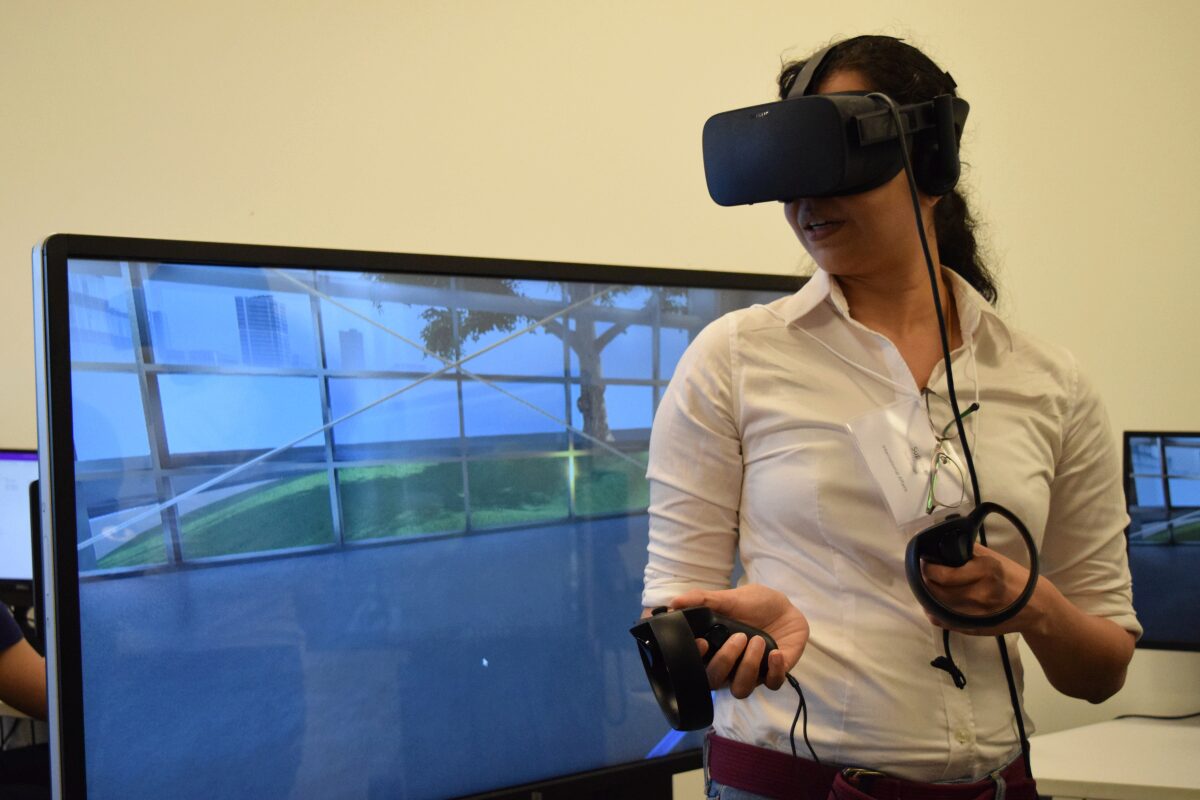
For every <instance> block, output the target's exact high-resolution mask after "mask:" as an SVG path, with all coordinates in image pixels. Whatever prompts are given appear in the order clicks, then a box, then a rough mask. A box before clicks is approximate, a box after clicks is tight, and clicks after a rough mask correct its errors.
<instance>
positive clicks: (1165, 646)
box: [1121, 430, 1200, 653]
mask: <svg viewBox="0 0 1200 800" xmlns="http://www.w3.org/2000/svg"><path fill="white" fill-rule="evenodd" d="M1146 437H1153V438H1171V437H1179V438H1190V439H1200V431H1148V430H1137V431H1124V432H1123V434H1122V436H1121V488H1122V490H1123V491H1124V493H1125V510H1126V513H1127V514H1128V512H1129V509H1130V505H1131V504H1130V476H1131V475H1132V474H1133V454H1132V451H1131V448H1130V440H1132V439H1135V438H1146ZM1131 521H1132V520H1131ZM1129 528H1130V526H1129V525H1126V526H1125V553H1126V557H1127V558H1128V557H1129V550H1130V547H1131V545H1130V544H1129ZM1133 588H1134V601H1135V603H1134V610H1135V611H1136V610H1137V605H1136V600H1137V594H1136V592H1137V587H1136V586H1134V587H1133ZM1137 647H1139V648H1141V649H1143V650H1174V651H1179V652H1192V653H1195V652H1200V641H1194V642H1191V641H1175V640H1171V639H1154V638H1148V637H1146V636H1143V637H1142V638H1141V639H1139V640H1138V642H1137Z"/></svg>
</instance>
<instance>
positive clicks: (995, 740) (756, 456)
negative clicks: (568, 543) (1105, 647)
mask: <svg viewBox="0 0 1200 800" xmlns="http://www.w3.org/2000/svg"><path fill="white" fill-rule="evenodd" d="M946 274H947V276H948V279H949V280H950V282H951V285H952V288H953V291H954V293H955V299H956V301H957V302H956V305H957V308H958V314H959V322H960V327H961V330H962V336H963V345H962V346H961V347H959V348H958V349H957V350H956V351H955V352H954V353H953V354H952V364H953V369H954V378H955V386H956V389H957V394H958V397H959V398H960V405H961V406H962V407H964V408H965V407H966V406H967V404H968V403H970V402H972V401H974V400H976V399H978V402H979V405H980V409H979V411H977V412H975V413H974V414H972V415H971V416H970V417H968V426H967V431H968V436H969V437H970V439H971V440H972V441H973V442H974V447H973V455H974V461H975V466H976V469H977V473H978V477H979V485H980V494H981V496H982V498H983V499H984V500H990V501H993V502H997V503H1000V504H1001V505H1003V506H1005V507H1007V508H1008V509H1010V510H1012V511H1013V512H1014V513H1015V514H1016V515H1017V516H1018V517H1019V518H1020V519H1021V520H1022V521H1024V523H1025V524H1026V526H1027V527H1028V528H1029V531H1030V532H1031V534H1032V535H1033V538H1034V540H1035V541H1036V542H1037V544H1038V550H1039V553H1040V558H1041V568H1042V573H1043V575H1045V576H1046V577H1047V578H1048V579H1049V580H1050V581H1052V582H1053V583H1054V585H1055V586H1056V587H1057V588H1058V589H1059V590H1060V591H1061V592H1062V593H1063V594H1064V595H1065V596H1066V597H1067V598H1068V599H1070V600H1071V601H1072V602H1073V603H1075V605H1077V606H1078V607H1079V608H1081V609H1082V610H1083V611H1085V612H1086V613H1089V614H1094V615H1099V616H1104V617H1108V618H1110V619H1112V620H1114V621H1115V622H1116V623H1117V624H1118V625H1121V626H1122V627H1124V628H1126V629H1127V630H1130V631H1132V632H1134V633H1135V634H1140V632H1141V628H1140V626H1139V625H1138V622H1137V619H1136V617H1135V616H1134V612H1133V607H1132V600H1131V588H1130V576H1129V568H1128V564H1127V561H1126V555H1125V542H1124V536H1123V530H1124V527H1125V525H1126V524H1127V517H1126V514H1125V504H1124V496H1123V491H1122V484H1121V472H1120V469H1121V468H1120V458H1119V454H1118V451H1117V448H1116V446H1115V443H1114V439H1113V437H1112V434H1111V431H1110V428H1109V424H1108V421H1107V418H1106V415H1105V412H1104V408H1103V406H1102V404H1101V401H1100V398H1099V397H1098V396H1097V393H1096V391H1095V390H1094V389H1093V388H1092V386H1091V385H1090V384H1089V383H1088V381H1087V380H1086V379H1085V378H1084V377H1083V376H1082V375H1081V374H1080V371H1079V368H1078V366H1077V365H1076V363H1075V360H1074V359H1073V357H1072V356H1071V355H1070V354H1069V353H1068V352H1066V351H1065V350H1064V349H1062V348H1059V347H1055V346H1051V345H1048V344H1045V343H1043V342H1040V341H1037V340H1035V339H1033V338H1031V337H1029V336H1026V335H1023V334H1021V333H1019V332H1017V331H1013V330H1011V329H1010V328H1009V327H1008V326H1007V325H1006V324H1005V323H1004V322H1003V321H1002V320H1001V319H1000V318H999V317H998V316H997V315H996V314H995V312H994V311H993V310H992V308H991V307H990V306H989V305H988V304H987V302H986V301H985V300H984V299H983V298H982V297H981V296H980V295H979V294H978V293H977V292H976V291H975V290H974V289H972V288H971V287H970V286H969V285H968V284H967V283H966V282H965V281H963V280H962V279H961V278H959V277H958V276H957V275H955V274H953V273H950V272H948V271H947V273H946ZM929 388H930V389H933V390H934V391H936V392H938V393H939V394H940V395H941V396H942V397H946V396H947V388H946V374H945V369H944V366H943V365H942V364H940V363H939V364H938V365H937V366H936V367H935V369H934V371H933V374H932V375H931V376H930V379H929ZM919 393H920V388H919V387H918V386H917V385H916V384H915V383H914V381H913V378H912V374H911V373H910V372H909V370H908V367H907V365H906V364H905V362H904V359H903V358H902V357H901V355H900V353H899V351H898V350H897V349H896V347H895V346H894V345H893V344H892V343H891V342H890V341H889V340H888V339H887V338H886V337H884V336H882V335H880V334H878V333H875V332H874V331H871V330H869V329H867V328H866V327H864V326H863V325H861V324H859V323H858V322H856V321H854V320H853V319H852V318H851V317H850V315H849V312H848V308H847V304H846V301H845V298H844V296H843V295H842V292H841V290H840V288H839V287H838V285H837V282H836V280H834V279H833V278H831V277H830V276H829V275H828V274H826V273H825V272H823V271H819V270H818V271H817V273H816V274H815V275H814V276H813V277H812V278H811V279H810V280H809V281H808V282H807V283H806V284H805V286H804V287H803V288H802V289H801V290H800V291H799V292H797V293H796V294H794V295H792V296H790V297H786V298H783V299H780V300H777V301H775V302H773V303H770V304H768V305H760V306H754V307H752V308H749V309H744V310H741V311H736V312H733V313H731V314H727V315H726V316H724V317H722V318H720V319H718V320H717V321H715V322H714V323H712V324H711V325H709V326H708V327H707V328H705V329H704V330H703V331H702V332H701V333H700V334H699V335H698V336H697V338H696V339H695V341H693V342H692V344H691V345H690V346H689V348H688V350H687V352H686V353H685V354H684V356H683V358H682V360H681V361H680V363H679V365H678V367H677V369H676V371H675V375H674V378H673V379H672V381H671V384H670V387H669V389H668V390H667V392H666V394H665V396H664V398H663V400H662V403H661V405H660V407H659V409H658V413H657V415H656V417H655V420H654V428H653V433H652V435H651V442H650V462H649V469H648V472H647V476H648V478H649V480H650V485H651V491H650V545H649V561H648V564H647V566H646V571H645V591H644V594H643V598H642V601H643V604H644V605H645V606H647V607H653V606H658V605H664V604H666V603H667V601H669V600H670V599H671V598H672V597H674V596H676V595H678V594H680V593H682V592H684V591H686V590H688V589H693V588H704V589H724V588H729V586H730V582H731V580H732V577H731V576H733V575H734V574H736V573H735V560H736V561H740V565H741V568H742V571H743V574H742V576H741V577H740V578H738V581H739V583H745V582H752V583H762V584H766V585H768V586H771V587H774V588H776V589H779V590H781V591H783V592H785V593H786V594H787V595H788V597H789V598H790V599H791V601H792V602H793V603H794V604H795V605H796V606H797V607H798V608H799V609H800V610H801V611H802V612H804V614H805V615H806V616H807V618H808V620H809V624H810V626H811V637H810V640H809V643H808V647H807V649H806V650H805V651H804V655H803V657H802V658H801V659H800V662H799V663H798V664H797V665H796V667H795V668H794V669H793V670H792V674H793V675H795V676H796V678H797V679H798V680H799V682H800V684H801V686H802V687H803V688H804V692H805V697H806V699H807V701H808V713H809V725H808V733H809V738H810V739H811V741H812V744H813V747H814V748H815V749H816V752H817V755H818V756H819V757H821V759H822V760H823V761H829V762H832V763H835V764H843V765H856V766H866V767H872V768H875V769H881V770H885V771H887V772H889V773H890V774H893V775H896V776H898V777H905V778H909V779H913V780H925V781H943V780H955V779H978V778H981V777H983V776H984V775H986V774H987V773H988V772H989V771H991V770H992V769H995V768H996V767H997V766H998V765H1001V764H1004V763H1006V762H1008V761H1010V760H1011V759H1012V758H1013V757H1015V756H1016V755H1017V754H1018V752H1019V745H1018V742H1017V733H1016V724H1015V720H1014V719H1013V712H1012V707H1011V705H1010V700H1009V695H1008V688H1007V683H1006V681H1005V677H1004V672H1003V668H1002V665H1001V660H1000V656H999V653H998V647H997V644H996V640H995V638H994V637H987V636H980V637H977V636H964V635H958V634H954V635H952V637H951V643H952V652H953V654H954V658H955V661H956V663H957V664H958V665H959V667H960V668H961V669H962V671H963V672H964V673H965V675H966V677H967V685H966V687H965V688H964V689H961V690H960V689H958V688H956V687H955V686H954V684H953V682H952V680H951V678H950V676H949V675H948V674H947V673H946V672H944V671H942V670H939V669H935V668H933V667H931V666H930V661H932V660H933V659H934V658H936V657H938V656H940V655H942V632H941V629H939V628H936V627H934V626H933V625H931V624H930V623H929V621H928V620H927V619H926V617H925V614H924V613H923V612H922V610H921V607H920V606H919V605H918V603H917V601H916V600H915V599H914V597H913V595H912V594H911V592H910V591H909V588H908V585H907V583H906V580H905V577H904V563H903V562H904V551H905V547H906V545H907V542H908V539H909V537H910V536H911V534H912V529H911V528H910V527H904V528H902V527H901V526H900V525H898V524H897V522H896V521H895V518H894V517H893V515H892V514H891V512H890V511H889V509H888V506H887V505H886V503H885V501H884V499H883V495H882V494H881V492H880V489H879V487H878V485H877V484H876V483H875V481H874V479H873V478H872V475H871V472H870V471H869V469H868V467H867V465H866V463H865V461H864V460H863V458H862V456H861V455H860V454H859V451H858V449H857V447H856V445H855V443H854V440H853V438H852V437H851V435H850V433H849V431H848V429H847V427H846V424H847V422H849V421H851V420H854V419H855V418H857V417H860V416H862V415H863V414H866V413H868V412H870V411H872V410H874V409H878V408H881V407H883V406H886V405H889V404H891V403H894V402H896V401H897V400H899V399H904V398H905V396H906V395H907V396H915V395H918V394H919ZM968 493H969V489H968ZM968 502H969V494H968ZM987 537H988V544H989V546H991V547H993V548H995V549H997V550H1000V551H1001V552H1004V553H1006V554H1009V555H1011V556H1012V557H1014V558H1017V559H1019V560H1022V563H1025V558H1024V556H1023V555H1022V554H1023V553H1024V546H1023V544H1022V542H1021V540H1020V538H1019V536H1018V535H1017V533H1016V531H1015V530H1014V529H1013V528H1012V527H1011V525H1010V524H1009V523H1008V522H1006V521H1004V520H1002V519H1001V518H999V517H996V516H992V517H989V519H988V523H987ZM1007 639H1008V648H1009V652H1010V654H1011V656H1012V659H1013V662H1014V669H1015V672H1016V678H1017V681H1018V686H1020V681H1021V675H1022V672H1021V665H1020V663H1019V653H1018V651H1017V648H1016V640H1017V636H1016V635H1015V634H1012V635H1009V636H1008V637H1007ZM796 702H797V698H796V695H795V693H794V692H792V691H791V690H790V689H788V687H787V686H786V685H785V687H784V689H783V690H781V691H777V692H772V691H769V690H766V689H764V688H760V689H758V690H756V691H755V692H754V694H753V695H751V696H750V697H749V698H747V699H745V700H737V699H735V698H733V697H732V696H731V695H730V694H729V693H728V692H727V691H723V692H719V693H718V695H717V708H716V718H715V721H714V729H715V731H716V732H717V733H718V734H720V735H722V736H726V737H729V738H732V739H736V740H739V741H743V742H748V743H750V744H754V745H758V746H761V747H767V748H772V749H776V750H785V751H787V750H789V742H788V731H789V729H790V727H791V724H792V718H793V715H794V714H795V711H796ZM1027 726H1028V729H1029V730H1030V731H1032V725H1029V724H1028V721H1027ZM797 735H799V734H797ZM801 749H803V748H801Z"/></svg>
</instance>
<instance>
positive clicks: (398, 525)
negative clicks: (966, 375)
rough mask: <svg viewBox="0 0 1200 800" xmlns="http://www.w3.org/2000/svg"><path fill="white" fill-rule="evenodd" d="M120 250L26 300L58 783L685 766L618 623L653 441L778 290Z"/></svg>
mask: <svg viewBox="0 0 1200 800" xmlns="http://www.w3.org/2000/svg"><path fill="white" fill-rule="evenodd" d="M122 246H124V245H123V244H122V242H121V240H104V241H102V242H100V244H99V245H97V244H95V243H89V248H88V255H87V256H86V257H67V258H66V259H65V262H63V263H60V262H58V261H55V260H53V258H51V259H49V260H48V262H47V266H46V269H47V274H46V277H45V285H46V287H47V288H46V291H47V298H48V299H47V305H46V310H45V315H46V319H47V320H48V321H49V323H48V324H49V325H50V326H51V332H50V334H49V340H50V345H49V348H48V352H47V355H46V358H47V361H48V363H49V366H48V369H49V370H50V372H51V377H50V381H49V384H50V392H49V395H50V400H49V402H50V403H51V404H58V405H57V406H54V407H53V408H52V410H51V413H50V419H51V420H52V421H53V423H54V424H53V425H52V426H51V431H50V437H51V439H52V441H51V447H50V452H51V453H54V454H59V455H58V456H57V458H59V459H62V460H61V461H57V462H55V464H52V468H51V471H52V472H53V474H54V475H55V479H56V480H55V487H56V488H55V489H54V490H53V491H54V499H55V504H56V511H55V515H56V517H55V518H56V520H57V523H56V524H57V525H58V526H59V527H58V530H59V531H60V532H59V533H58V542H59V544H58V545H57V548H56V558H57V569H58V572H57V573H56V574H57V575H58V576H59V579H60V582H61V583H64V584H66V583H67V582H68V581H71V585H72V586H73V587H74V589H72V588H71V587H70V586H68V587H67V588H65V589H63V591H62V593H61V594H60V595H59V596H58V597H57V602H58V603H59V604H60V606H61V607H60V608H58V609H57V620H58V622H59V635H60V637H61V644H60V647H61V654H60V656H59V657H60V658H61V659H62V662H61V663H62V670H63V674H64V676H65V677H64V679H63V685H64V688H63V693H64V694H63V704H62V708H63V716H62V720H61V723H60V728H59V730H58V734H57V735H58V736H59V737H60V738H61V740H62V742H63V745H62V746H63V748H64V749H63V752H64V753H65V754H66V755H65V756H64V761H65V766H64V768H63V769H64V770H65V774H66V775H67V777H66V778H65V779H64V780H67V781H71V780H75V779H76V778H78V777H79V773H80V771H82V773H83V776H82V780H83V786H82V787H74V790H75V791H83V790H85V791H86V796H87V797H89V798H123V797H130V796H142V797H172V798H177V799H180V800H182V799H184V798H193V797H194V798H210V797H233V796H240V797H299V796H305V797H329V798H334V797H348V798H350V797H352V798H363V797H388V798H409V799H410V800H431V799H432V798H448V797H458V796H464V795H472V794H475V793H483V792H488V791H490V790H496V789H499V788H502V787H512V786H517V785H523V784H530V783H536V782H538V781H546V780H550V779H554V778H557V777H559V776H567V775H573V774H578V773H586V772H588V771H596V770H604V769H608V768H613V767H616V766H618V765H628V764H634V763H646V762H647V761H653V760H655V759H656V757H658V756H663V755H666V754H670V753H672V752H678V751H679V750H681V749H686V748H695V747H697V746H698V744H699V742H700V739H699V735H698V734H689V735H688V736H686V737H685V736H682V735H680V734H677V733H676V732H674V731H671V730H670V728H669V727H668V725H667V723H666V721H665V719H664V717H663V715H662V713H661V711H660V710H659V708H658V705H657V703H656V702H655V700H654V696H653V694H652V692H651V689H650V686H649V683H648V681H647V679H646V677H645V674H644V672H643V669H642V665H641V662H640V660H639V657H638V655H637V647H636V643H635V641H634V639H633V637H632V636H630V634H629V633H628V629H629V627H630V626H631V625H633V624H634V623H635V622H636V620H637V618H638V615H639V613H640V611H641V605H640V591H641V583H642V570H643V566H644V564H645V549H646V545H647V515H646V507H647V503H648V488H647V482H646V480H645V470H646V454H647V446H648V441H649V432H650V425H651V420H652V419H653V416H654V411H655V408H656V406H657V404H658V402H659V400H660V398H661V397H662V394H663V391H664V390H665V388H666V386H667V382H668V381H669V379H670V377H671V374H672V371H673V370H674V368H675V365H676V363H677V362H678V361H679V359H680V357H681V355H682V354H683V352H684V349H685V348H686V347H687V344H688V342H689V341H690V340H691V339H692V338H693V337H694V336H695V335H696V334H697V333H698V332H699V331H700V329H701V328H703V327H704V326H705V325H706V324H708V323H709V322H710V321H712V320H713V319H715V318H716V317H717V316H719V315H720V314H722V313H724V312H726V311H729V310H732V309H734V308H738V307H742V306H745V305H748V304H750V303H755V302H768V301H771V300H773V299H775V298H777V297H780V296H782V295H784V294H787V293H788V292H789V291H790V289H793V288H795V285H796V284H798V281H797V280H796V279H795V278H772V279H770V280H767V278H768V276H734V275H730V274H717V273H696V272H684V271H673V270H645V269H643V270H631V269H621V268H610V267H604V268H602V267H596V266H584V265H570V264H559V265H553V264H544V263H530V262H505V261H490V260H489V261H484V260H480V259H475V260H472V259H449V258H447V259H439V258H437V257H428V256H420V257H418V256H407V257H403V256H395V257H394V258H390V259H389V258H385V257H384V256H383V255H381V254H357V255H356V254H346V253H328V252H324V251H299V255H298V254H297V253H298V251H295V250H290V249H289V250H286V251H283V250H282V249H278V250H276V249H273V248H256V249H250V248H245V247H232V246H230V247H229V248H228V249H222V246H216V245H209V246H205V247H203V248H199V249H197V248H194V247H190V246H188V245H186V244H182V243H167V244H165V245H164V244H158V245H155V244H145V243H141V244H138V245H137V247H136V248H131V249H132V250H134V251H135V252H133V253H132V254H130V255H125V256H122V250H121V248H122ZM98 252H106V255H104V256H103V257H101V256H99V255H97V253H98ZM150 255H153V256H155V257H154V258H150V257H148V256H150ZM755 277H757V278H759V279H761V280H759V281H758V282H757V288H747V287H755V286H756V283H755V280H754V278H755ZM771 281H773V282H774V283H773V285H772V283H771ZM789 284H791V286H789ZM64 302H65V303H66V305H67V308H62V307H59V304H62V303H64ZM68 319H69V325H62V321H63V320H68ZM55 320H57V321H59V323H60V328H58V329H54V328H53V325H54V321H55ZM64 349H65V350H66V351H65V352H64ZM68 365H69V366H68ZM55 370H58V371H57V372H55ZM64 382H69V385H70V389H71V394H70V398H69V403H70V407H69V408H65V407H61V406H62V405H63V404H65V403H67V398H65V397H64V396H61V395H56V394H54V392H53V389H54V387H55V386H56V385H58V386H61V385H62V384H63V383H64ZM64 437H69V438H64ZM62 441H65V442H67V444H66V445H65V446H64V447H61V448H60V447H56V443H57V442H62ZM64 454H65V455H64ZM60 467H61V468H60ZM64 519H65V520H66V521H64ZM63 526H73V527H74V529H75V530H74V532H73V533H74V538H73V540H72V539H71V538H70V536H71V534H70V533H68V534H66V535H64V534H62V533H61V530H62V528H63ZM67 529H68V531H69V530H70V527H68V528H67ZM75 590H77V596H73V595H72V592H73V591H75ZM75 614H77V619H76V618H74V616H73V615H75ZM75 649H77V652H75ZM74 659H77V661H75V660H74ZM74 663H77V664H78V665H79V667H78V670H79V671H78V674H76V673H74V672H73V671H72V669H73V666H72V665H73V664H74ZM76 714H77V715H78V717H77V718H75V716H74V715H76ZM76 754H77V755H78V758H76ZM76 764H77V765H78V766H74V765H76ZM72 796H75V795H72Z"/></svg>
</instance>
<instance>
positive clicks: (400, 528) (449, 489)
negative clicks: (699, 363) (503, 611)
mask: <svg viewBox="0 0 1200 800" xmlns="http://www.w3.org/2000/svg"><path fill="white" fill-rule="evenodd" d="M634 458H635V460H636V462H637V463H636V464H635V463H630V462H629V461H626V460H624V459H621V458H618V457H616V456H613V455H609V454H600V455H582V456H576V457H575V472H576V475H575V511H576V513H577V514H581V515H585V516H591V515H598V514H617V513H631V512H638V511H642V510H645V508H646V506H647V504H648V502H649V490H648V488H647V485H646V481H645V478H644V474H645V460H646V456H645V453H638V454H635V455H634ZM467 472H468V476H469V480H470V485H471V508H472V512H471V522H472V528H477V529H479V528H495V527H504V526H509V525H520V524H527V523H536V522H546V521H552V520H555V519H564V518H566V517H567V513H568V511H567V497H568V491H569V483H568V480H569V479H568V473H567V459H566V458H562V457H539V458H504V459H489V460H480V461H472V462H469V463H468V465H467ZM338 482H339V485H340V489H341V502H342V519H343V521H344V523H345V537H346V539H348V540H363V539H376V538H387V537H404V536H411V535H415V534H427V533H443V532H452V531H461V530H463V529H464V528H465V527H466V513H465V512H464V510H463V490H462V465H461V464H460V463H459V462H457V461H451V462H442V463H426V462H421V463H408V464H389V465H383V466H374V467H349V468H345V469H342V470H339V471H338ZM181 521H182V530H181V536H182V539H183V541H182V545H183V552H184V557H185V558H203V557H205V556H215V555H230V554H234V553H247V552H259V551H268V550H279V549H285V548H291V547H303V546H305V545H315V544H326V543H329V542H331V541H333V524H332V513H331V510H330V504H329V487H328V482H327V478H326V475H325V473H324V472H317V473H311V474H308V475H302V476H299V477H296V478H290V479H286V480H280V481H278V482H277V483H275V484H273V485H271V486H269V487H268V488H263V489H256V490H253V491H249V492H245V493H243V494H240V495H236V496H234V497H229V498H225V499H222V500H218V501H216V502H214V503H211V504H210V505H207V506H205V507H204V508H201V509H198V510H196V511H193V512H191V513H189V514H185V515H184V516H183V518H182V520H181ZM281 521H283V524H281ZM165 561H166V554H165V550H164V545H163V537H162V529H161V527H156V528H153V529H150V530H147V531H144V532H142V533H141V534H139V535H138V536H136V537H134V538H133V539H131V540H130V541H129V542H127V543H126V544H124V545H122V546H121V547H119V548H117V549H116V550H114V551H112V552H111V553H108V554H106V555H105V556H103V557H102V558H100V559H99V561H98V566H99V567H100V568H102V569H111V568H115V567H129V566H147V565H153V564H161V563H164V562H165Z"/></svg>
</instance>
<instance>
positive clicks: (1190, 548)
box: [1125, 431, 1200, 651]
mask: <svg viewBox="0 0 1200 800" xmlns="http://www.w3.org/2000/svg"><path fill="white" fill-rule="evenodd" d="M1125 499H1126V502H1127V504H1128V506H1129V518H1130V523H1129V529H1128V537H1129V538H1128V541H1129V569H1130V572H1131V573H1132V574H1133V605H1134V608H1136V609H1137V614H1138V619H1139V620H1140V621H1141V623H1142V625H1143V627H1144V628H1145V634H1144V635H1143V636H1142V639H1141V641H1140V642H1138V645H1139V646H1140V647H1151V648H1161V649H1171V650H1195V651H1200V592H1197V590H1196V576H1197V575H1198V574H1200V433H1169V432H1165V431H1128V432H1126V433H1125Z"/></svg>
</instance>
